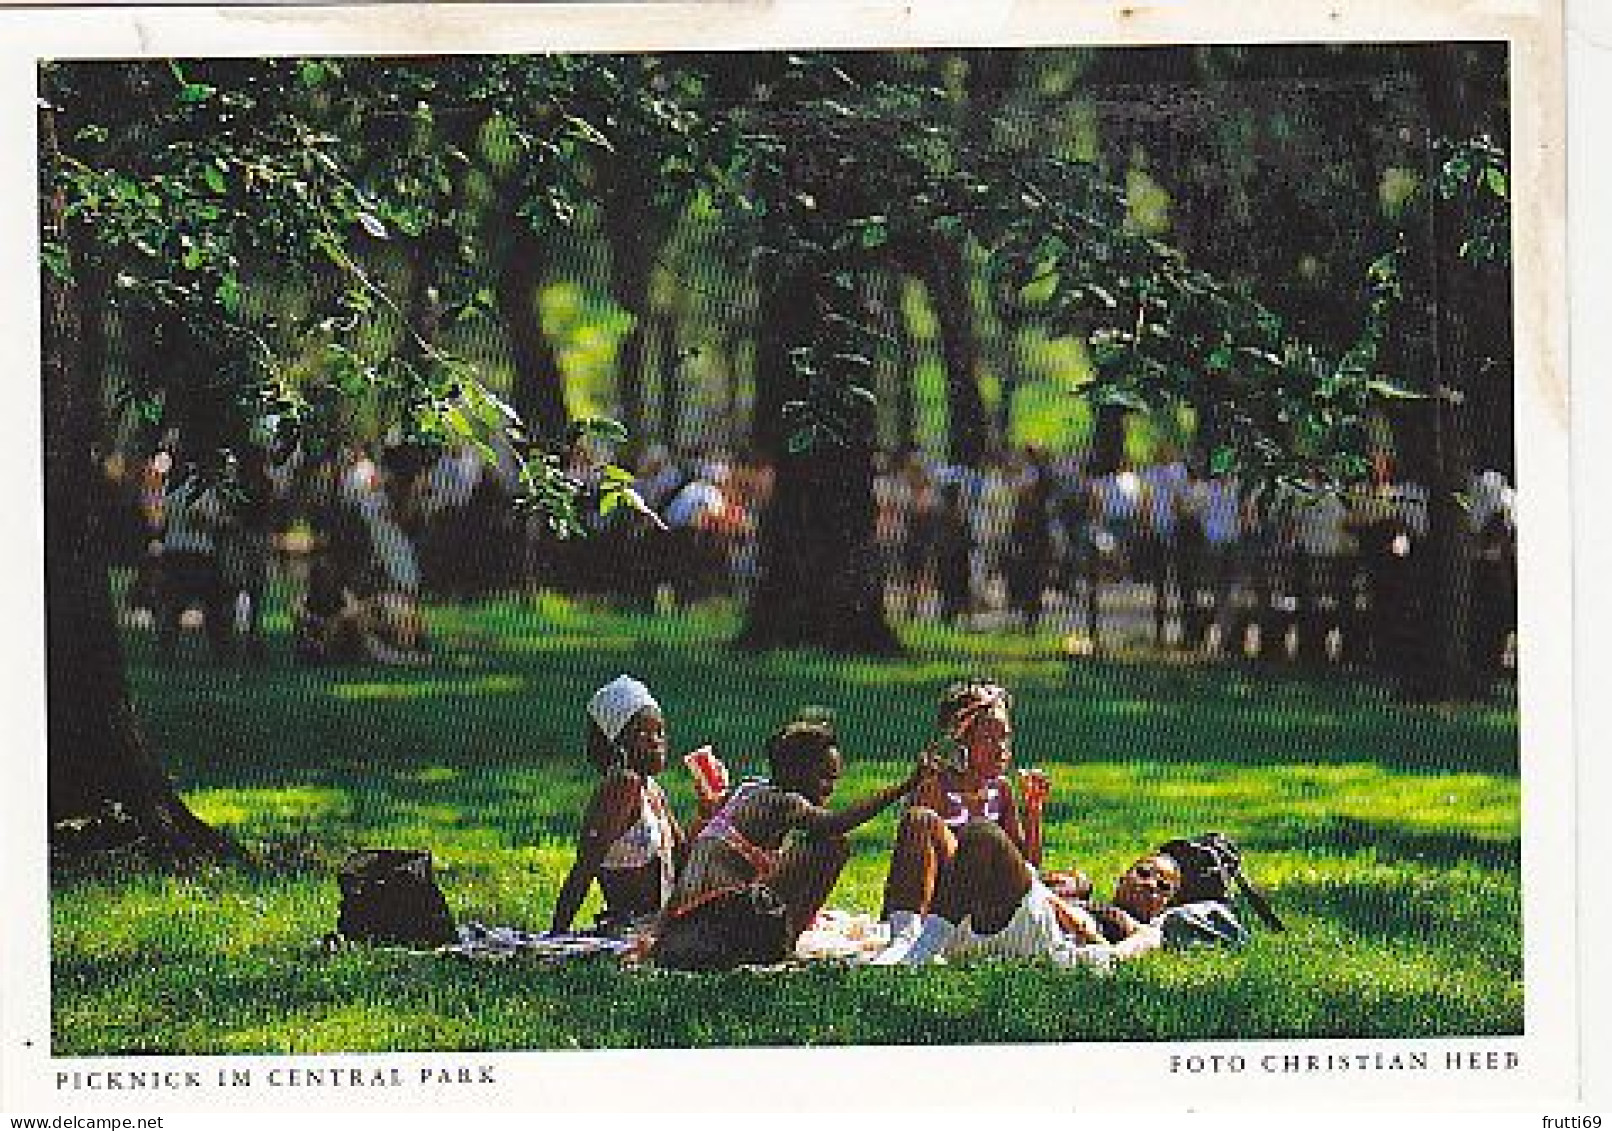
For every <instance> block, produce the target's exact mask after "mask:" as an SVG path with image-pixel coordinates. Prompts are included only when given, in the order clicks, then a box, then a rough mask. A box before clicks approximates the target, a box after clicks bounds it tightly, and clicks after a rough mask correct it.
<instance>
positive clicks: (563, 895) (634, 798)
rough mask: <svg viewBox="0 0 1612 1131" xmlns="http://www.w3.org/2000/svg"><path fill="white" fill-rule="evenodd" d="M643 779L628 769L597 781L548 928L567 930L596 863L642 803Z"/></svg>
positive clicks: (574, 916)
mask: <svg viewBox="0 0 1612 1131" xmlns="http://www.w3.org/2000/svg"><path fill="white" fill-rule="evenodd" d="M643 788H644V786H643V780H642V779H641V778H640V777H639V776H638V775H637V774H635V773H632V772H630V771H627V770H616V771H613V772H612V773H611V774H610V775H609V776H607V777H606V778H605V779H604V781H602V782H600V783H599V788H598V789H597V790H595V791H594V794H593V800H592V801H591V802H590V803H589V805H588V811H587V812H586V813H585V814H584V815H583V818H582V833H581V835H580V836H579V837H578V838H577V857H576V862H575V863H574V864H572V865H571V871H570V872H569V873H568V874H567V875H566V877H565V883H564V884H562V885H561V886H560V894H559V897H558V898H557V899H556V900H555V901H554V922H553V924H552V926H551V928H550V929H551V930H553V931H555V932H557V933H558V932H561V931H569V930H570V929H571V921H572V920H573V919H575V918H576V913H577V910H578V909H579V908H580V907H581V906H582V900H583V899H584V898H585V897H586V896H587V894H588V886H589V885H590V884H592V883H593V880H594V877H595V876H597V875H598V874H599V865H600V863H602V862H603V860H604V858H605V853H606V852H608V851H610V846H611V845H612V844H614V843H615V842H616V840H617V838H619V837H620V836H621V835H622V834H623V833H625V832H626V831H627V830H628V829H630V828H631V827H632V825H633V822H634V821H636V820H637V819H638V815H639V813H640V812H641V810H642V806H643Z"/></svg>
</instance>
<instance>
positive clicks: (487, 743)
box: [52, 596, 1522, 1055]
mask: <svg viewBox="0 0 1612 1131" xmlns="http://www.w3.org/2000/svg"><path fill="white" fill-rule="evenodd" d="M429 619H430V630H431V634H432V637H433V639H434V640H435V641H436V648H437V655H436V657H435V659H434V661H433V663H432V665H431V666H429V667H427V668H424V669H410V670H389V669H385V668H379V667H358V668H351V669H305V668H299V667H295V666H292V665H291V664H290V663H289V660H288V658H287V656H286V651H287V648H286V642H285V641H284V639H283V637H276V638H275V639H274V640H273V647H274V650H275V652H276V655H275V657H274V661H273V662H272V663H271V664H270V665H268V666H266V667H263V668H253V669H244V668H243V669H239V670H234V669H229V670H221V669H218V668H215V667H212V666H209V665H207V664H205V663H204V662H200V661H186V662H180V663H176V664H173V665H169V666H158V665H157V664H156V663H155V659H154V657H153V655H152V653H151V649H150V646H149V641H148V640H147V639H146V638H144V637H139V636H136V637H133V638H131V641H130V645H131V648H130V655H131V657H132V667H131V677H132V682H133V686H134V690H135V694H136V698H137V701H138V703H139V706H140V709H141V713H142V717H143V720H144V722H145V725H146V727H147V730H148V733H149V735H150V737H151V739H152V741H153V743H154V745H155V746H156V747H157V748H158V749H160V750H161V751H162V752H163V755H164V758H165V760H166V762H167V764H168V767H169V769H170V770H171V771H172V772H173V773H174V775H175V777H176V779H177V780H178V782H179V783H180V785H181V788H182V789H183V791H184V792H185V795H186V797H187V799H188V800H189V801H190V802H191V804H192V805H193V806H194V807H195V809H196V811H197V812H198V813H200V814H201V815H202V816H203V817H204V818H205V819H207V820H209V821H211V822H214V823H216V824H219V825H221V826H223V827H225V828H227V829H228V830H229V831H230V832H231V833H232V834H233V835H234V836H235V837H237V838H238V839H239V840H240V841H241V842H242V843H244V844H245V845H246V846H247V847H248V849H249V850H251V851H252V852H253V854H254V855H255V856H256V858H257V860H258V863H257V864H256V865H255V866H253V867H249V868H224V869H218V870H211V871H202V872H198V873H196V874H193V875H184V876H166V875H153V874H149V873H138V872H135V873H127V872H120V871H118V870H116V869H115V868H79V869H66V870H63V871H61V872H60V874H58V876H57V877H56V880H55V886H54V898H53V902H52V918H53V944H54V951H53V986H52V988H53V1011H54V1015H53V1023H54V1045H55V1051H57V1052H58V1053H61V1054H64V1055H79V1054H89V1053H99V1052H189V1053H245V1052H298V1053H324V1052H337V1051H380V1050H390V1049H397V1050H403V1049H515V1048H632V1047H642V1046H646V1045H648V1046H652V1045H670V1046H697V1045H796V1044H823V1045H834V1044H909V1043H934V1042H946V1043H960V1042H972V1041H1027V1042H1033V1041H1047V1040H1070V1041H1078V1040H1165V1039H1209V1038H1217V1037H1239V1038H1262V1037H1319V1036H1362V1035H1376V1036H1402V1037H1410V1036H1425V1035H1442V1034H1478V1033H1505V1032H1518V1031H1520V1029H1521V1025H1522V959H1521V930H1520V902H1521V896H1520V874H1521V869H1520V862H1519V857H1518V853H1519V844H1520V839H1519V797H1520V786H1519V781H1518V773H1517V763H1518V759H1517V737H1516V719H1515V714H1514V712H1513V711H1510V710H1508V709H1505V708H1495V707H1475V708H1471V709H1463V710H1460V711H1453V712H1452V711H1440V710H1430V709H1425V708H1415V707H1406V706H1402V705H1398V704H1395V703H1393V702H1392V701H1391V700H1390V699H1389V697H1388V696H1387V695H1386V693H1385V692H1384V689H1383V688H1381V687H1380V686H1378V685H1375V684H1373V683H1371V682H1369V681H1366V680H1363V679H1358V678H1355V677H1352V676H1349V675H1333V676H1322V677H1308V676H1302V675H1298V674H1295V673H1292V672H1289V671H1286V670H1278V671H1266V670H1264V669H1255V668H1244V667H1241V666H1230V665H1228V666H1211V665H1203V664H1184V663H1170V664H1150V663H1144V662H1138V661H1135V660H1131V659H1122V660H1118V661H1098V660H1092V659H1079V660H1075V661H1071V660H1070V659H1069V658H1068V657H1067V656H1065V655H1064V654H1063V652H1062V651H1061V649H1060V647H1059V642H1058V641H1057V639H1056V637H1055V635H1053V634H1049V633H1041V634H1019V633H1014V634H991V633H971V632H957V631H950V630H946V629H941V628H937V627H927V626H925V627H919V628H916V629H914V630H912V631H911V632H910V633H909V637H910V640H911V643H912V645H913V652H912V654H911V655H909V656H907V657H903V658H900V659H894V660H891V659H868V660H836V659H832V658H829V657H825V656H821V655H813V654H777V655H768V656H748V655H744V654H741V653H738V652H735V651H733V650H731V649H729V648H728V647H726V644H725V642H726V641H727V640H730V639H731V638H732V637H733V635H734V634H735V633H736V631H737V628H738V621H737V617H736V615H735V613H734V610H733V609H732V608H731V607H720V606H719V607H714V608H711V609H707V610H701V611H697V612H696V613H694V614H691V615H689V616H687V617H682V616H679V617H648V616H641V615H634V614H616V613H609V612H604V611H600V610H597V609H590V608H588V607H586V606H585V605H582V604H580V603H576V602H571V601H566V600H563V599H561V598H556V597H552V596H544V597H541V598H539V599H537V600H535V601H532V602H525V601H516V600H500V601H494V602H489V603H487V604H485V605H482V606H476V607H456V608H440V609H432V610H430V613H429ZM270 623H271V626H272V625H278V626H279V629H278V630H279V631H283V628H284V626H283V621H277V620H274V619H273V618H271V621H270ZM622 671H628V672H632V673H634V674H637V675H639V676H641V677H643V678H644V679H646V680H647V681H648V682H649V683H650V684H651V686H652V687H653V688H654V689H655V692H656V694H657V696H658V697H659V698H660V699H661V701H662V702H663V703H664V704H665V706H666V708H667V712H668V717H669V723H670V730H671V738H672V744H673V746H674V759H673V762H672V765H671V767H670V768H669V769H668V771H667V773H666V774H665V776H664V779H663V781H664V784H665V785H666V787H667V790H668V793H669V794H670V797H671V800H672V803H673V805H674V806H675V807H676V808H677V809H678V811H679V812H681V813H683V814H688V813H690V812H691V811H692V808H693V805H692V803H693V795H692V791H691V789H690V785H689V782H688V779H687V776H686V774H684V773H683V771H682V769H681V767H680V766H679V765H678V764H677V761H676V758H675V753H678V752H681V751H683V750H687V749H689V748H691V747H693V746H695V745H697V744H699V743H701V742H705V741H710V742H712V743H714V744H715V745H716V747H717V749H718V751H719V753H720V754H721V755H722V756H723V757H724V759H726V760H727V761H728V762H729V764H730V765H731V766H732V767H733V768H734V769H735V770H736V771H737V772H738V773H741V774H743V773H757V772H761V771H762V769H763V766H762V759H761V755H760V751H761V748H762V742H763V739H764V738H765V735H766V733H767V731H768V730H769V729H770V728H771V727H773V726H775V725H776V724H778V723H779V722H782V721H784V720H785V719H787V718H788V717H789V716H790V715H791V713H792V712H794V711H795V710H797V709H798V708H800V707H801V706H804V705H808V704H811V705H819V706H824V707H828V708H830V709H832V711H833V712H834V717H835V721H836V724H837V726H838V728H839V730H840V733H841V737H842V745H843V746H844V749H845V751H846V754H847V765H846V772H845V776H844V778H843V779H842V782H841V787H840V800H841V801H842V802H843V801H845V800H849V799H852V798H855V797H858V796H862V795H865V794H866V793H868V792H869V791H871V790H873V789H876V788H878V787H879V786H881V785H883V784H885V783H887V782H889V781H892V780H894V779H895V778H896V777H898V776H899V775H900V774H901V773H902V772H903V770H904V767H905V766H906V765H907V764H909V760H910V758H911V757H912V754H913V753H914V751H916V750H917V749H918V748H919V747H920V746H921V745H923V744H924V743H925V742H927V741H929V740H930V739H931V738H932V737H933V735H934V733H935V731H934V724H933V712H934V703H935V698H936V695H937V693H938V691H939V689H940V688H941V687H942V686H943V685H944V684H945V683H947V682H949V681H950V680H952V679H955V678H958V677H961V676H966V675H971V674H975V673H980V672H984V673H989V674H992V675H994V676H995V677H997V678H1000V679H1003V680H1006V681H1008V682H1009V683H1010V684H1011V686H1012V688H1013V690H1014V693H1015V701H1016V710H1015V715H1016V723H1017V734H1016V744H1015V746H1016V758H1017V760H1018V761H1019V763H1020V764H1022V765H1034V766H1037V767H1040V768H1043V769H1045V770H1046V771H1047V773H1048V774H1049V776H1050V777H1051V779H1052V783H1053V790H1054V792H1053V796H1052V800H1051V804H1050V806H1049V809H1048V827H1047V860H1048V863H1049V865H1051V866H1054V867H1068V866H1075V867H1080V868H1083V869H1084V870H1086V871H1087V872H1088V873H1089V874H1090V875H1091V876H1092V877H1093V878H1094V880H1096V882H1097V885H1098V889H1099V892H1100V893H1104V894H1106V893H1107V892H1108V891H1109V890H1111V887H1112V883H1113V878H1114V876H1115V875H1116V874H1117V873H1118V872H1119V871H1120V870H1121V869H1122V868H1123V867H1124V866H1125V865H1126V864H1128V863H1129V862H1130V861H1131V860H1132V859H1134V858H1135V857H1136V856H1137V855H1138V854H1139V853H1141V852H1142V851H1144V850H1147V849H1150V848H1151V847H1153V846H1155V845H1157V844H1159V843H1160V842H1162V841H1164V840H1166V839H1169V838H1171V837H1174V836H1179V835H1191V834H1194V833H1198V832H1202V831H1206V830H1209V829H1218V830H1221V831H1225V832H1227V833H1229V834H1230V835H1231V836H1233V837H1234V838H1235V839H1236V840H1237V841H1238V842H1239V843H1240V844H1241V845H1242V846H1243V848H1244V849H1245V852H1246V859H1247V864H1248V869H1249V871H1250V873H1251V874H1252V875H1253V876H1254V878H1255V879H1256V880H1257V881H1258V882H1259V883H1260V884H1261V885H1262V886H1263V887H1264V888H1266V889H1267V890H1268V892H1269V893H1270V895H1271V897H1272V899H1273V901H1274V902H1275V905H1276V907H1277V909H1278V911H1280V912H1281V914H1282V915H1283V917H1284V918H1285V919H1286V920H1287V922H1288V924H1289V927H1290V930H1289V931H1288V932H1287V933H1286V934H1283V935H1275V934H1271V933H1269V932H1261V933H1259V934H1258V936H1257V937H1256V940H1255V942H1254V943H1253V944H1252V945H1251V946H1249V947H1248V948H1247V949H1245V950H1243V951H1240V952H1213V953H1188V954H1166V955H1159V956H1153V957H1150V958H1148V959H1146V960H1143V961H1140V962H1137V963H1135V964H1133V965H1131V966H1128V967H1125V968H1123V969H1121V970H1119V971H1118V972H1116V973H1115V974H1114V975H1112V976H1110V977H1098V976H1095V975H1092V974H1091V973H1090V972H1089V971H1080V970H1076V971H1068V970H1057V969H1053V968H1051V967H1048V966H1041V965H1035V964H1031V965H1027V966H1026V965H1019V966H1013V967H991V966H984V967H969V968H962V967H954V968H937V969H930V970H924V971H916V972H906V971H890V970H867V969H844V968H839V967H834V966H824V967H822V968H813V969H807V970H798V971H790V972H787V973H782V974H779V973H767V974H756V973H747V972H739V973H736V974H732V975H723V976H713V977H703V976H702V977H685V976H675V975H667V974H663V973H656V972H652V971H621V970H618V969H615V968H613V967H611V966H609V965H596V964H592V965H590V964H583V965H578V966H574V967H564V968H551V967H546V966H543V965H541V964H536V963H531V962H523V961H519V960H516V961H512V962H508V963H481V962H465V961H456V960H449V959H445V958H439V957H435V956H429V955H414V954H408V953H405V952H400V951H394V950H384V949H382V950H366V949H357V950H341V951H336V952H330V951H327V950H326V949H325V948H324V947H323V945H322V942H321V940H322V939H323V938H324V936H325V935H326V934H327V933H328V932H330V931H331V930H332V929H333V928H334V926H335V920H336V911H337V889H336V883H335V872H336V869H337V867H338V866H339V864H340V862H341V860H342V858H343V857H344V856H345V855H346V854H347V853H348V852H350V851H352V850H353V849H356V848H361V847H379V846H389V847H414V848H425V849H429V850H430V851H431V852H432V854H433V856H434V857H435V860H436V865H437V872H438V877H439V881H440V883H441V886H442V888H443V891H444V893H445V894H446V896H447V899H448V902H449V904H450V907H451V908H452V910H453V912H454V915H455V917H456V918H457V919H459V920H460V921H461V922H463V921H468V920H471V919H475V920H479V921H481V922H484V923H488V924H492V925H509V926H517V927H522V928H526V929H541V928H542V927H544V926H546V925H547V923H548V920H549V917H550V915H551V914H552V910H553V904H554V897H555V893H556V892H557V891H558V889H559V886H560V884H561V882H562V880H563V878H564V876H565V873H566V870H567V869H568V868H569V866H570V863H571V859H572V854H573V852H574V840H575V837H576V833H577V824H578V820H579V816H580V813H581V811H582V808H583V806H584V805H585V803H586V801H587V798H588V796H589V794H590V792H591V790H592V788H593V785H594V782H595V781H596V778H595V776H594V772H593V770H592V769H591V767H590V766H589V765H588V764H587V762H586V760H585V758H584V757H583V753H582V733H583V711H582V708H583V703H584V702H585V700H586V697H587V695H588V694H589V693H590V692H591V691H592V689H593V688H594V687H596V686H597V685H598V684H599V683H600V682H602V681H604V680H606V679H609V678H610V677H612V676H614V675H616V674H617V673H619V672H622ZM894 827H895V817H894V814H892V813H886V814H885V815H883V816H881V817H880V818H878V819H877V820H876V821H874V822H872V823H871V824H870V825H868V826H867V827H865V828H863V829H861V830H858V831H857V832H856V833H855V834H853V837H852V845H853V856H852V859H851V861H850V863H849V864H848V866H847V868H846V870H845V873H844V875H843V877H842V879H841V882H840V885H839V887H838V888H837V889H836V892H835V895H834V899H833V903H834V905H835V906H839V907H844V908H847V909H851V910H862V911H870V912H871V911H875V910H877V907H878V904H879V901H880V896H881V889H882V885H883V881H884V869H885V866H886V860H887V853H888V849H889V845H890V840H891V837H892V835H893V832H894ZM597 908H598V899H597V896H596V895H593V896H590V898H589V901H588V903H587V905H586V906H585V907H584V910H583V916H582V917H583V920H584V921H585V920H586V919H587V918H588V917H589V916H591V915H592V914H593V912H594V911H595V910H597Z"/></svg>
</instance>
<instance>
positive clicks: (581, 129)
mask: <svg viewBox="0 0 1612 1131" xmlns="http://www.w3.org/2000/svg"><path fill="white" fill-rule="evenodd" d="M565 124H566V125H567V126H569V127H571V133H572V134H574V135H575V136H577V137H580V138H581V139H582V140H584V141H586V142H587V143H588V144H589V145H596V146H598V147H599V148H600V149H603V150H606V151H607V152H610V153H614V152H615V151H616V147H615V146H614V145H612V144H611V143H610V139H609V138H608V137H606V136H605V135H604V134H602V133H600V132H599V129H598V127H597V126H595V125H594V124H593V123H592V122H589V121H587V120H585V119H583V118H579V117H577V116H576V115H575V114H567V115H565Z"/></svg>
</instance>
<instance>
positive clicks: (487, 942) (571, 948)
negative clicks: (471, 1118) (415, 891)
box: [437, 903, 1248, 967]
mask: <svg viewBox="0 0 1612 1131" xmlns="http://www.w3.org/2000/svg"><path fill="white" fill-rule="evenodd" d="M1158 925H1159V927H1160V929H1161V930H1162V931H1163V932H1164V944H1165V946H1166V947H1168V948H1170V949H1186V948H1190V947H1194V946H1212V945H1217V944H1218V945H1223V946H1232V947H1236V946H1241V945H1242V944H1243V943H1245V942H1247V940H1248V932H1247V930H1246V929H1245V928H1244V927H1243V926H1242V924H1241V923H1239V922H1238V921H1237V919H1236V917H1235V916H1234V915H1233V914H1232V913H1231V911H1230V909H1229V908H1227V907H1225V906H1224V905H1223V904H1218V903H1194V904H1187V905H1186V906H1184V907H1177V908H1173V909H1171V910H1170V911H1169V912H1167V913H1166V914H1165V915H1164V917H1163V918H1162V919H1161V920H1159V924H1158ZM648 926H649V922H648V921H647V920H646V921H643V922H640V923H626V924H608V925H605V926H603V927H601V928H597V929H595V930H592V931H577V932H565V933H555V932H551V931H537V932H533V931H525V930H521V929H520V928H518V927H489V926H486V925H484V924H482V923H475V922H471V923H465V924H464V925H462V926H461V927H460V928H459V932H458V933H459V937H458V940H457V941H455V942H451V943H448V944H447V945H445V946H441V947H438V948H437V953H438V954H446V955H452V956H455V957H459V958H467V959H482V960H494V961H502V960H508V959H512V958H517V957H521V958H528V959H532V960H535V961H539V962H543V963H554V964H558V963H566V962H576V961H582V960H587V959H603V960H611V961H616V962H627V963H631V962H636V961H637V960H638V950H639V942H640V937H641V935H642V933H643V931H644V930H645V929H646V928H647V927H648ZM889 944H890V925H889V924H888V923H884V922H881V921H880V920H878V919H875V918H874V917H873V916H872V915H869V914H867V913H865V912H860V911H841V910H838V909H835V908H828V909H825V910H823V911H820V912H819V913H818V915H817V918H816V919H815V920H814V921H813V922H812V925H811V926H810V927H809V928H807V929H806V930H805V931H804V932H802V933H801V936H800V939H799V940H798V941H797V942H796V944H795V953H794V955H793V956H792V957H791V958H790V959H789V960H787V961H786V962H784V963H782V964H781V965H782V966H783V967H790V966H801V965H805V964H808V963H814V962H838V963H845V964H849V965H853V966H859V965H862V964H864V963H868V962H871V961H872V960H873V958H874V956H876V955H877V954H878V953H879V952H880V951H882V950H883V949H884V948H885V947H887V946H888V945H889ZM1077 949H1079V950H1081V951H1083V952H1089V953H1085V954H1083V955H1082V961H1081V962H1080V963H1079V964H1081V965H1093V966H1103V965H1109V964H1111V961H1112V960H1111V959H1110V960H1109V962H1107V963H1105V962H1104V961H1102V959H1103V957H1104V955H1103V954H1102V953H1101V952H1104V951H1108V950H1110V949H1111V948H1109V947H1105V946H1102V945H1094V946H1089V947H1081V948H1077Z"/></svg>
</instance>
